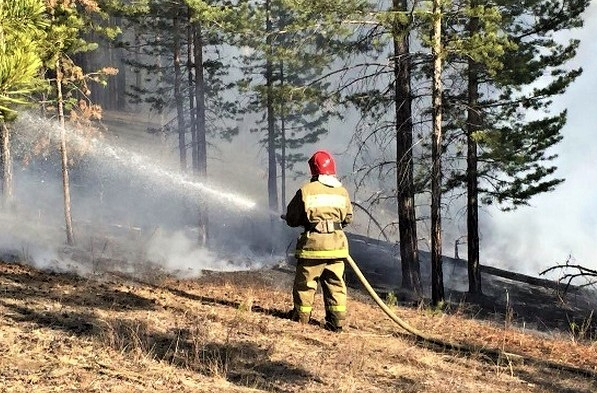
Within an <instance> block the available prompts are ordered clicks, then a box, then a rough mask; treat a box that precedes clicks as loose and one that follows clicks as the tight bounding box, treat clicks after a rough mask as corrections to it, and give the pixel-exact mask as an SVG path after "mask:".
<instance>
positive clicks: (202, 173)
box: [193, 22, 208, 246]
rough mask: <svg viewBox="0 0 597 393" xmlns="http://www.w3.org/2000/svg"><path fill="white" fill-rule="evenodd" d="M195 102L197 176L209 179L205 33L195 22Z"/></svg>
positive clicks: (202, 224) (203, 222) (203, 214)
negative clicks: (204, 57)
mask: <svg viewBox="0 0 597 393" xmlns="http://www.w3.org/2000/svg"><path fill="white" fill-rule="evenodd" d="M193 49H194V55H195V67H194V68H195V102H196V104H197V118H196V119H197V172H196V174H197V176H198V177H199V179H200V180H201V181H205V180H207V130H206V121H205V80H204V77H203V33H202V30H201V25H200V24H199V23H198V22H197V23H195V34H194V45H193ZM207 227H208V206H207V199H205V198H204V199H203V200H202V203H201V204H200V205H199V244H201V245H203V246H205V245H207V238H208V233H207Z"/></svg>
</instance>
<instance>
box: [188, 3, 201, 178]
mask: <svg viewBox="0 0 597 393" xmlns="http://www.w3.org/2000/svg"><path fill="white" fill-rule="evenodd" d="M188 13H189V17H188V20H187V23H188V28H187V59H188V64H187V70H188V81H189V124H190V126H191V166H192V168H193V173H197V168H199V157H198V156H197V113H196V111H195V91H194V89H193V86H194V85H195V77H194V76H193V70H194V69H195V59H194V50H193V47H194V42H195V39H194V36H195V26H194V25H193V24H192V23H191V10H190V9H188Z"/></svg>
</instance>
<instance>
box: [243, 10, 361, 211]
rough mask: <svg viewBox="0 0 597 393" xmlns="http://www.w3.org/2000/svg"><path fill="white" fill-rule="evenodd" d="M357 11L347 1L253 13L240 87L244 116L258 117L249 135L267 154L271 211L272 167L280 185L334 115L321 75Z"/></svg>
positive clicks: (274, 202)
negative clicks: (255, 21) (257, 137)
mask: <svg viewBox="0 0 597 393" xmlns="http://www.w3.org/2000/svg"><path fill="white" fill-rule="evenodd" d="M361 7H362V5H361V4H359V3H358V2H353V1H343V2H329V1H323V0H318V1H313V2H307V3H297V2H294V1H288V0H271V1H270V0H267V1H266V2H265V3H263V4H260V5H258V8H257V9H256V10H255V15H256V16H257V18H261V21H262V23H261V30H260V31H261V32H263V34H254V35H251V36H249V37H244V39H243V40H242V41H241V43H242V44H244V45H246V46H247V47H249V48H251V51H250V52H251V53H250V54H248V55H246V56H243V63H244V65H245V66H244V74H245V75H246V77H245V78H244V79H243V80H242V81H241V82H240V86H241V89H242V91H243V92H245V93H248V94H249V95H250V102H249V104H248V105H247V106H246V113H261V114H262V117H261V118H260V119H259V121H258V123H259V125H258V127H256V128H255V129H253V130H252V131H257V132H263V133H264V134H265V135H266V137H265V138H263V139H262V143H264V144H265V145H266V147H267V151H268V200H269V206H270V208H271V209H272V210H279V209H280V206H279V202H278V185H277V165H278V163H280V165H281V169H282V177H283V179H284V180H285V178H286V171H287V170H292V169H293V165H294V164H295V163H296V162H303V163H304V161H306V157H305V156H304V155H303V154H302V153H301V151H300V150H301V149H302V148H303V147H304V146H306V145H309V144H313V143H316V142H317V141H319V139H320V138H321V136H322V135H324V134H325V133H327V125H328V122H329V120H330V119H331V118H333V117H337V116H338V115H339V114H338V112H337V109H336V102H337V101H336V100H337V95H336V94H335V92H334V91H333V89H331V85H330V83H329V82H328V81H326V80H325V78H322V75H324V74H325V73H326V72H328V71H329V70H330V68H329V67H330V66H331V64H332V63H333V62H334V61H336V60H337V59H338V58H339V57H341V56H342V55H343V51H345V50H346V48H342V45H340V44H339V43H340V42H341V41H342V40H343V39H344V38H346V35H347V34H349V30H348V29H346V27H345V26H342V24H341V21H342V20H344V19H346V18H347V15H350V14H351V13H352V12H353V11H355V10H358V9H360V8H361ZM261 124H265V126H263V127H262V126H261ZM278 151H279V152H280V153H278ZM293 152H295V153H293ZM282 189H283V190H285V184H283V185H282ZM284 207H285V206H283V207H282V208H284Z"/></svg>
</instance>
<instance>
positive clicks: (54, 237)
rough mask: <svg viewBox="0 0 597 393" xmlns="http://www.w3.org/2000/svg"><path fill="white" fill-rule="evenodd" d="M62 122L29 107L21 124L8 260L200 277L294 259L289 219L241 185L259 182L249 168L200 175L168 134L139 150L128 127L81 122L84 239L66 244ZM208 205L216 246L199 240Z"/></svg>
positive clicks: (78, 206) (79, 188)
mask: <svg viewBox="0 0 597 393" xmlns="http://www.w3.org/2000/svg"><path fill="white" fill-rule="evenodd" d="M57 130H58V129H57V127H56V124H55V123H53V122H50V121H46V120H42V119H39V118H36V117H35V116H30V115H26V114H25V115H23V116H21V118H20V120H19V121H18V122H17V123H16V124H15V125H14V128H13V130H12V131H13V133H12V145H13V154H14V193H15V194H14V204H13V206H12V208H10V209H3V210H2V211H1V215H0V227H1V228H2V231H0V257H1V259H5V260H6V259H9V260H10V259H13V260H25V261H26V262H28V263H30V264H32V265H34V266H36V267H39V268H44V269H52V270H60V271H64V270H68V271H76V272H77V273H83V274H86V273H98V272H101V271H112V270H115V271H125V272H129V273H135V272H140V271H147V269H150V268H153V269H158V270H161V271H164V272H167V273H172V274H177V275H179V276H183V277H192V276H197V275H199V274H201V271H202V270H215V271H231V270H247V269H257V268H262V267H268V266H272V265H274V264H276V263H279V262H280V261H281V260H282V259H284V258H285V255H284V247H285V246H286V239H287V236H288V231H287V230H285V229H283V228H279V227H275V228H274V229H273V232H272V228H273V227H274V226H276V225H277V226H282V222H281V220H279V219H278V220H277V221H273V220H272V214H270V212H269V211H268V210H267V209H260V208H259V203H258V198H257V197H256V195H255V194H251V191H245V192H242V191H236V190H235V189H237V190H243V189H244V187H245V186H252V185H254V184H255V181H252V179H250V178H248V176H247V174H246V173H243V172H238V173H236V176H233V175H234V174H231V173H226V171H220V174H219V175H217V176H215V178H216V179H215V180H217V181H214V182H211V183H207V182H196V181H194V180H193V179H191V178H189V177H185V176H182V175H181V174H180V170H179V169H178V166H179V163H178V159H177V157H176V154H175V153H176V152H177V151H176V149H175V148H174V147H172V146H170V143H169V142H168V141H166V142H164V141H163V140H160V139H159V138H153V137H152V136H150V135H149V134H147V135H145V136H144V138H143V140H142V141H139V140H135V141H134V142H135V143H134V146H135V149H132V148H125V147H123V146H126V145H127V144H129V143H130V141H126V139H125V137H124V136H121V137H120V139H117V138H113V137H110V136H109V134H107V136H106V137H104V138H97V137H95V138H89V137H86V136H83V135H80V134H77V133H76V132H75V131H74V130H68V132H67V134H68V136H69V141H68V144H69V147H70V149H71V153H72V154H71V155H70V157H71V158H72V160H71V163H70V177H71V187H70V191H71V201H72V217H73V227H74V231H75V240H76V246H75V247H66V246H65V239H66V235H65V224H64V204H63V195H62V177H61V167H60V159H59V156H58V149H57V146H56V143H57V141H58V137H57ZM127 142H128V143H127ZM140 142H141V143H140ZM32 152H35V154H31V153H32ZM217 164H218V161H217V160H216V161H215V165H214V167H217V166H218V165H217ZM239 166H240V165H239ZM245 167H246V165H245ZM248 188H250V187H248ZM257 196H258V195H257ZM200 208H201V209H203V210H207V211H208V217H209V225H208V227H209V248H208V249H206V248H201V247H199V246H198V240H197V239H198V231H197V219H198V214H199V209H200Z"/></svg>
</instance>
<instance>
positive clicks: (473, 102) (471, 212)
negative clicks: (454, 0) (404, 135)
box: [466, 18, 482, 295]
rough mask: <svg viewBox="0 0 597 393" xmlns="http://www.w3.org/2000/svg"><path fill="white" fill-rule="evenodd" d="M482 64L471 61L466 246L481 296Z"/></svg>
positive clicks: (472, 27)
mask: <svg viewBox="0 0 597 393" xmlns="http://www.w3.org/2000/svg"><path fill="white" fill-rule="evenodd" d="M478 28H479V21H478V20H477V18H471V21H470V23H469V35H471V36H472V35H473V34H474V33H475V32H476V31H477V29H478ZM478 103H479V64H477V63H476V62H474V61H473V60H471V59H469V61H468V111H467V122H466V139H467V154H466V183H467V209H466V227H467V248H468V256H467V260H468V285H469V290H468V291H469V293H470V294H474V295H480V294H481V293H482V292H481V269H480V267H479V203H478V198H479V189H478V181H479V179H478V173H477V168H478V157H477V141H476V140H475V131H477V130H479V127H480V124H481V119H480V115H479V105H478Z"/></svg>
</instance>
